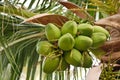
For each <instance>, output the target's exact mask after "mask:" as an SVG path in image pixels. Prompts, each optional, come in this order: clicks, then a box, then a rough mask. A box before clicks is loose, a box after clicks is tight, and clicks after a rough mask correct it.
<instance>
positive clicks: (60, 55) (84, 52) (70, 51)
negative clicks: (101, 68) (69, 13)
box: [36, 21, 110, 73]
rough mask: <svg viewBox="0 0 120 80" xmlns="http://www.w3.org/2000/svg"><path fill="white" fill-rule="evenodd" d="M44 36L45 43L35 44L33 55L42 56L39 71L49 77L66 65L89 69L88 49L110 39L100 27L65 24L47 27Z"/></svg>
mask: <svg viewBox="0 0 120 80" xmlns="http://www.w3.org/2000/svg"><path fill="white" fill-rule="evenodd" d="M45 36H46V40H44V41H39V42H38V43H37V47H36V51H37V53H39V54H41V55H43V56H45V60H44V63H43V71H44V72H45V73H52V72H54V71H55V70H58V71H59V70H60V71H64V70H66V69H67V68H68V67H69V66H70V65H72V66H75V67H84V68H90V67H91V66H92V63H93V61H92V58H91V56H90V54H89V49H90V48H91V49H96V48H99V47H101V46H102V45H103V44H104V43H105V42H106V41H107V39H108V38H109V36H110V35H109V32H108V31H107V30H106V29H104V28H102V27H100V26H95V25H94V26H93V25H91V24H88V23H82V24H77V23H76V22H75V21H67V22H66V23H65V24H64V25H63V26H62V27H58V26H56V25H54V24H53V23H48V24H47V25H46V27H45Z"/></svg>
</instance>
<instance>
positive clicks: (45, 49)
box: [36, 41, 53, 56]
mask: <svg viewBox="0 0 120 80" xmlns="http://www.w3.org/2000/svg"><path fill="white" fill-rule="evenodd" d="M52 50H53V45H52V44H51V43H49V42H48V41H39V42H38V43H37V45H36V51H37V53H38V54H42V55H44V56H46V55H48V54H49V52H51V51H52Z"/></svg>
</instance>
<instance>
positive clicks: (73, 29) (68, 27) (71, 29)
mask: <svg viewBox="0 0 120 80" xmlns="http://www.w3.org/2000/svg"><path fill="white" fill-rule="evenodd" d="M61 33H62V35H64V34H66V33H70V34H71V35H72V36H73V37H75V35H76V33H77V23H76V22H75V21H67V22H66V23H65V24H64V25H63V27H62V28H61Z"/></svg>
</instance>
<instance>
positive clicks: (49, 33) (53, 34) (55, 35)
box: [45, 23, 61, 41]
mask: <svg viewBox="0 0 120 80" xmlns="http://www.w3.org/2000/svg"><path fill="white" fill-rule="evenodd" d="M45 35H46V37H47V39H48V40H49V41H57V40H58V39H59V38H60V36H61V31H60V29H59V28H58V27H57V26H55V25H54V24H52V23H48V24H47V25H46V27H45Z"/></svg>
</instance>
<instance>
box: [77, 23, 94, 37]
mask: <svg viewBox="0 0 120 80" xmlns="http://www.w3.org/2000/svg"><path fill="white" fill-rule="evenodd" d="M93 30H94V29H93V26H92V25H91V24H87V23H82V24H79V25H78V34H80V35H84V36H91V35H92V33H93Z"/></svg>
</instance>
